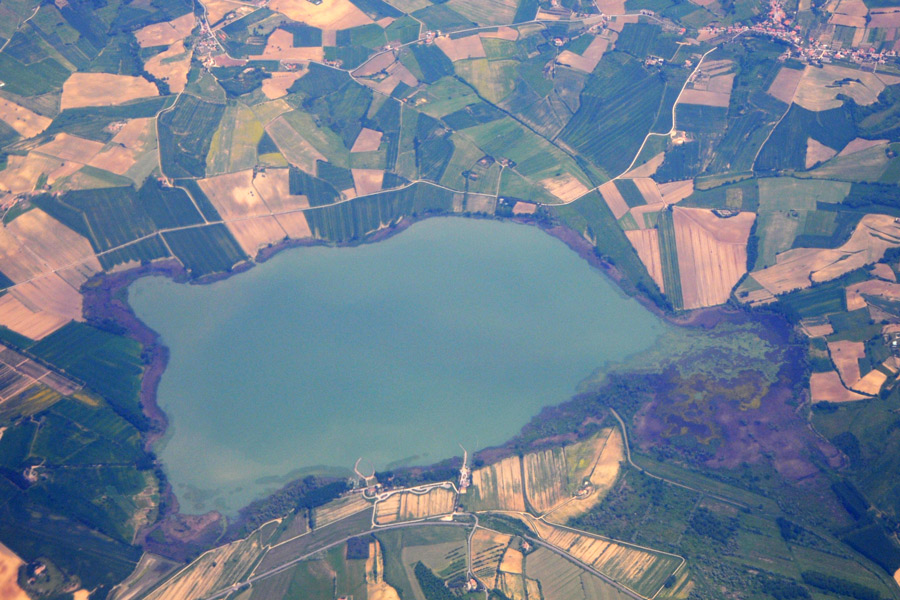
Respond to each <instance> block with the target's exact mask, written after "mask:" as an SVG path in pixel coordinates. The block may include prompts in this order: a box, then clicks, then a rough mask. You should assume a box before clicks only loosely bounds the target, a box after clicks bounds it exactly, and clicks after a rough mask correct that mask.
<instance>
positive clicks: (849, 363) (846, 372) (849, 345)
mask: <svg viewBox="0 0 900 600" xmlns="http://www.w3.org/2000/svg"><path fill="white" fill-rule="evenodd" d="M828 351H829V353H830V354H831V360H832V362H834V366H835V367H837V371H838V374H839V375H840V376H841V380H842V381H843V382H844V385H846V386H847V387H853V386H854V385H855V384H856V382H857V381H859V378H860V375H859V359H860V358H863V357H865V355H866V347H865V345H864V344H863V343H862V342H849V341H840V342H829V343H828Z"/></svg>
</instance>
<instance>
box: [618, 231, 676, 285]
mask: <svg viewBox="0 0 900 600" xmlns="http://www.w3.org/2000/svg"><path fill="white" fill-rule="evenodd" d="M625 237H627V238H628V241H629V242H631V245H632V246H634V249H635V251H636V252H637V254H638V258H640V259H641V262H642V263H644V267H645V268H646V269H647V273H649V274H650V277H652V278H653V281H655V282H656V285H658V286H659V290H660V291H661V292H665V291H666V290H665V286H664V284H663V275H662V261H661V258H660V253H659V231H658V230H656V229H634V230H631V231H626V232H625Z"/></svg>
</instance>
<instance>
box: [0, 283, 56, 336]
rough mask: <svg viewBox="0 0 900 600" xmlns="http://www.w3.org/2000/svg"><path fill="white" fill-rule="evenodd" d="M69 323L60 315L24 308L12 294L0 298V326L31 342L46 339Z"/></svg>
mask: <svg viewBox="0 0 900 600" xmlns="http://www.w3.org/2000/svg"><path fill="white" fill-rule="evenodd" d="M69 321H70V319H67V318H65V317H62V316H60V315H54V314H51V313H47V312H43V311H39V310H35V309H33V308H32V307H29V306H26V305H24V304H22V303H21V302H20V301H19V300H18V299H17V298H15V297H14V296H13V295H12V294H4V295H3V296H2V297H0V325H3V326H4V327H6V328H8V329H11V330H13V331H15V332H16V333H19V334H21V335H24V336H25V337H29V338H31V339H33V340H40V339H43V338H45V337H47V336H48V335H50V334H51V333H53V332H54V331H56V330H57V329H59V328H60V327H62V326H63V325H65V324H66V323H68V322H69Z"/></svg>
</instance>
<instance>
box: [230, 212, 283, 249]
mask: <svg viewBox="0 0 900 600" xmlns="http://www.w3.org/2000/svg"><path fill="white" fill-rule="evenodd" d="M225 226H226V227H228V230H229V231H230V232H231V234H232V235H233V236H234V239H235V240H237V243H238V244H240V246H241V248H243V249H244V252H246V253H247V254H248V255H249V256H253V257H255V256H256V254H257V252H259V250H260V249H261V248H265V247H266V246H270V245H273V244H277V243H278V242H281V241H284V238H286V237H287V232H285V230H284V229H282V228H281V225H279V224H278V221H276V220H275V217H271V216H261V217H252V218H249V219H237V220H234V221H226V223H225Z"/></svg>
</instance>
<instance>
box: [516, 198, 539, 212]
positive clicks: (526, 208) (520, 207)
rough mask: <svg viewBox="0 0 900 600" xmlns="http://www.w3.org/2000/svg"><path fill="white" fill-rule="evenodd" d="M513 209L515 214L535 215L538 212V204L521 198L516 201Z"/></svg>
mask: <svg viewBox="0 0 900 600" xmlns="http://www.w3.org/2000/svg"><path fill="white" fill-rule="evenodd" d="M512 210H513V214H514V215H533V214H534V213H536V212H537V204H532V203H531V202H522V201H521V200H519V201H518V202H516V203H515V205H514V206H513V209H512Z"/></svg>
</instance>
